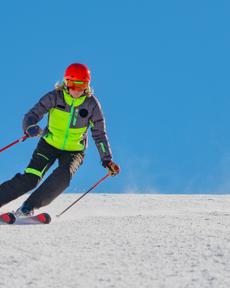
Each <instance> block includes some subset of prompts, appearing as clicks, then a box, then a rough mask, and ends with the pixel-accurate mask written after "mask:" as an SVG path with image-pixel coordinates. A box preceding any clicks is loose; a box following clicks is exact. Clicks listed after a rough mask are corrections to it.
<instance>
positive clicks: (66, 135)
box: [62, 100, 74, 150]
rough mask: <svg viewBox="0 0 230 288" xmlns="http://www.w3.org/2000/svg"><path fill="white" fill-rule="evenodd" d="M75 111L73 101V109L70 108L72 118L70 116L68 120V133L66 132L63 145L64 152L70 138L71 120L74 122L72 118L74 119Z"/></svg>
mask: <svg viewBox="0 0 230 288" xmlns="http://www.w3.org/2000/svg"><path fill="white" fill-rule="evenodd" d="M73 111H74V100H73V102H72V104H71V108H70V116H69V119H68V125H67V129H66V132H65V137H64V143H63V145H62V150H64V148H65V145H66V141H67V138H68V136H69V128H70V123H71V120H72V117H73Z"/></svg>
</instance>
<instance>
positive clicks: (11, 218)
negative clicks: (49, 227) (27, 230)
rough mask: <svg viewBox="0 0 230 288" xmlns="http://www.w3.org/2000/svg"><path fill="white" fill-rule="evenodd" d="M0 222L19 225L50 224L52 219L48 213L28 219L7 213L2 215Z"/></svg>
mask: <svg viewBox="0 0 230 288" xmlns="http://www.w3.org/2000/svg"><path fill="white" fill-rule="evenodd" d="M0 222H2V223H5V224H17V225H30V224H49V223H50V222H51V217H50V215H49V214H48V213H39V214H37V215H34V216H28V217H16V216H15V215H14V213H12V212H7V213H3V214H1V215H0Z"/></svg>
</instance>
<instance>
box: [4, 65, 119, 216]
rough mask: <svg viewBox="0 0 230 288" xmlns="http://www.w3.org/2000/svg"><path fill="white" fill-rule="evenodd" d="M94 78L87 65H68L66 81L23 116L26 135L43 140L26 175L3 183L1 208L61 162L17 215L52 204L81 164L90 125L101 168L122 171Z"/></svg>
mask: <svg viewBox="0 0 230 288" xmlns="http://www.w3.org/2000/svg"><path fill="white" fill-rule="evenodd" d="M90 80H91V76H90V71H89V69H88V67H87V66H86V65H84V64H80V63H73V64H71V65H69V66H68V67H67V69H66V71H65V74H64V81H63V83H62V84H61V85H58V86H57V87H55V89H54V90H53V91H51V92H48V93H47V94H46V95H45V96H43V97H42V98H41V99H40V100H39V102H38V103H37V104H35V106H34V107H33V108H32V109H30V110H29V112H28V113H26V114H25V116H24V119H23V131H24V133H25V134H26V135H27V136H28V137H37V136H40V140H39V142H38V144H37V147H36V149H35V150H34V152H33V155H32V158H31V160H30V162H29V164H28V166H27V168H26V169H25V171H24V173H23V174H21V173H17V174H16V175H15V176H14V177H13V178H12V179H11V180H8V181H6V182H4V183H2V184H1V185H0V207H2V206H3V205H5V204H7V203H9V202H10V201H12V200H14V199H16V198H18V197H20V196H21V195H23V194H25V193H27V192H29V191H30V190H32V189H34V188H35V187H36V186H37V185H38V183H39V182H40V181H41V179H42V178H43V177H44V175H45V173H46V172H47V171H48V169H49V168H50V167H51V166H52V165H53V164H54V162H55V161H56V160H58V167H57V168H56V169H55V170H54V171H53V172H52V173H51V174H50V175H49V176H48V177H47V178H46V179H45V180H44V181H43V183H42V184H41V185H40V186H39V187H38V188H37V189H36V190H35V191H34V192H33V193H32V194H31V195H30V196H29V197H28V198H27V200H26V201H25V202H24V203H23V204H22V206H21V207H19V208H18V209H17V211H16V212H15V215H16V216H19V217H20V216H31V215H33V214H34V210H35V209H39V208H40V207H43V206H46V205H48V204H50V203H51V202H52V201H53V200H54V199H55V198H56V197H57V196H58V195H60V194H61V193H62V192H63V191H64V190H65V189H66V188H67V187H68V186H69V184H70V181H71V179H72V177H73V175H74V173H75V172H76V171H77V170H78V168H79V166H80V165H82V163H83V159H84V154H85V150H86V148H87V130H88V128H89V127H90V128H91V132H92V137H93V139H94V141H95V144H96V146H97V149H98V152H99V154H100V158H101V162H102V165H103V166H104V167H105V168H107V169H108V170H109V172H110V174H111V175H112V176H115V175H117V174H118V173H119V172H120V167H119V166H118V165H117V164H116V163H114V162H113V160H112V152H111V148H110V144H109V141H108V137H107V133H106V128H105V120H104V116H103V113H102V109H101V105H100V103H99V101H98V99H97V98H96V97H95V96H94V95H93V94H92V90H91V88H90ZM46 113H48V123H47V126H46V128H45V129H44V130H43V131H42V129H41V128H40V127H39V125H38V122H39V121H40V120H41V119H42V118H43V116H44V115H45V114H46Z"/></svg>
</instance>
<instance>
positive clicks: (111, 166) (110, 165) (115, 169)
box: [102, 160, 120, 176]
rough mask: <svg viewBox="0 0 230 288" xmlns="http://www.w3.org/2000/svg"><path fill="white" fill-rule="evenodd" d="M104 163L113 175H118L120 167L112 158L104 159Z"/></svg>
mask: <svg viewBox="0 0 230 288" xmlns="http://www.w3.org/2000/svg"><path fill="white" fill-rule="evenodd" d="M102 165H103V166H104V167H105V168H107V169H108V170H109V173H110V175H111V176H116V175H117V174H118V173H120V167H119V166H118V165H117V164H116V163H114V162H113V161H112V160H111V161H103V162H102Z"/></svg>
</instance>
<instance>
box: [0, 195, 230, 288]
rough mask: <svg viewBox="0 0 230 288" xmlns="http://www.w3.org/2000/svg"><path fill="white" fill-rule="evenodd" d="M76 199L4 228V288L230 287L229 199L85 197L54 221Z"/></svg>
mask: <svg viewBox="0 0 230 288" xmlns="http://www.w3.org/2000/svg"><path fill="white" fill-rule="evenodd" d="M77 197H79V194H63V195H62V196H60V197H58V198H57V199H56V200H55V201H54V202H53V203H52V204H51V205H50V206H48V207H45V208H44V209H41V211H46V212H49V213H50V215H51V216H52V223H51V224H49V225H44V224H43V225H1V226H0V230H1V237H0V243H1V245H0V287H4V288H5V287H17V288H25V287H30V288H35V287H45V288H49V287H50V288H59V287H60V288H68V287H71V288H78V287H79V288H94V287H95V288H104V287H105V288H106V287H111V288H112V287H114V288H115V287H117V288H145V287H146V288H147V287H148V288H155V287H156V288H158V287H159V288H164V287H169V288H171V287H172V288H177V287H181V288H189V287H202V288H205V287H213V288H215V287H218V288H222V287H226V288H227V287H228V288H229V287H230V196H226V195H223V196H212V195H211V196H210V195H189V196H188V195H143V194H126V195H125V194H123V195H120V194H112V195H111V194H88V195H87V196H85V197H84V198H83V199H81V200H80V201H79V202H78V203H77V204H76V206H73V207H72V208H71V209H70V210H69V211H67V212H66V213H65V214H63V216H61V217H60V218H56V214H58V213H60V212H61V211H62V210H63V209H65V208H66V207H67V206H68V205H69V204H71V203H72V202H73V201H74V200H75V199H76V198H77ZM24 199H25V198H24V197H22V198H20V199H19V200H15V201H14V202H12V203H10V204H8V205H7V206H4V207H3V208H2V209H1V212H4V211H8V210H10V211H11V210H12V209H15V208H17V207H18V206H19V205H20V204H21V202H22V201H23V200H24Z"/></svg>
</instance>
